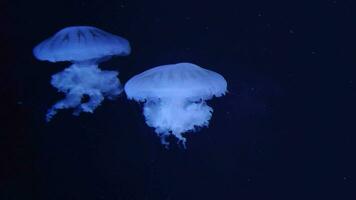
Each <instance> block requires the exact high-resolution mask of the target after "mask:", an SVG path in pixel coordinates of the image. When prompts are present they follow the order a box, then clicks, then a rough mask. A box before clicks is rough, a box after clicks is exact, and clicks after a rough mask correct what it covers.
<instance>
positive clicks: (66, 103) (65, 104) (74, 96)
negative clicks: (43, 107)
mask: <svg viewBox="0 0 356 200" xmlns="http://www.w3.org/2000/svg"><path fill="white" fill-rule="evenodd" d="M82 96H83V95H82V94H80V93H77V92H73V91H70V92H69V93H68V94H67V95H66V97H65V98H64V99H62V100H60V101H58V102H57V103H56V104H54V105H53V106H52V107H51V108H50V109H48V111H47V114H46V121H47V122H49V121H51V119H52V118H53V116H54V115H56V114H57V112H58V111H57V110H60V109H67V108H74V107H77V106H78V105H79V104H80V102H81V100H82Z"/></svg>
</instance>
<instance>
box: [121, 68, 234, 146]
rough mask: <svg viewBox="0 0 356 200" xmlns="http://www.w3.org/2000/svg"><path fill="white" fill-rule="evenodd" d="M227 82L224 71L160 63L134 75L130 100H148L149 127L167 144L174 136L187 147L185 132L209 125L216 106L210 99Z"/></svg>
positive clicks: (224, 88)
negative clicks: (220, 72)
mask: <svg viewBox="0 0 356 200" xmlns="http://www.w3.org/2000/svg"><path fill="white" fill-rule="evenodd" d="M226 91H227V83H226V80H225V79H224V77H223V76H221V75H220V74H218V73H216V72H213V71H210V70H207V69H204V68H202V67H199V66H197V65H195V64H192V63H178V64H172V65H163V66H158V67H155V68H152V69H149V70H147V71H145V72H142V73H141V74H138V75H136V76H134V77H132V78H131V79H130V80H129V81H128V82H127V83H126V85H125V92H126V95H127V97H128V98H129V99H133V100H136V101H139V102H144V108H143V114H144V116H145V119H146V123H147V125H148V126H150V127H153V128H155V132H156V133H157V135H158V136H159V137H160V138H161V142H162V144H163V145H165V146H168V145H169V143H168V141H167V137H168V136H169V135H173V136H175V137H176V138H177V139H178V142H181V143H182V144H183V146H184V147H185V143H186V138H185V137H184V136H183V135H182V134H183V133H185V132H189V131H195V130H196V128H197V127H205V126H208V125H209V120H210V118H211V116H212V112H213V109H212V108H211V107H210V106H208V105H207V104H206V102H205V101H206V100H209V99H211V98H213V97H214V96H215V97H220V96H222V95H224V94H225V93H226Z"/></svg>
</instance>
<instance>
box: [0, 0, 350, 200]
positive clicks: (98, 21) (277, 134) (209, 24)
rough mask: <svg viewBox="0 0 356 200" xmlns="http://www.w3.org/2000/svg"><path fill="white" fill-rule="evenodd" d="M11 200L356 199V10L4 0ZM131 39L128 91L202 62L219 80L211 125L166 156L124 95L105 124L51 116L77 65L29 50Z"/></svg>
mask: <svg viewBox="0 0 356 200" xmlns="http://www.w3.org/2000/svg"><path fill="white" fill-rule="evenodd" d="M0 17H1V19H0V22H1V27H0V34H1V35H0V36H1V38H0V50H1V51H0V53H1V54H0V58H1V60H0V62H1V66H0V81H1V82H0V96H1V104H0V106H1V109H0V124H1V126H0V199H1V200H31V199H36V200H82V199H85V200H91V199H93V200H94V199H95V200H100V199H105V200H111V199H113V200H114V199H115V200H136V199H137V200H151V199H152V200H182V199H185V200H200V199H202V200H218V199H223V200H225V199H284V200H289V199H338V200H344V199H345V200H346V199H350V200H352V199H353V200H354V199H356V189H355V188H356V186H355V185H356V184H355V179H356V176H355V168H356V165H355V159H356V157H355V153H356V150H355V145H356V141H355V133H356V131H355V122H356V120H355V119H356V117H355V111H356V109H355V103H356V101H355V99H356V98H355V81H356V79H355V63H356V59H355V58H356V57H355V55H356V42H355V41H356V40H355V37H356V3H355V2H354V1H353V0H345V1H342V0H323V1H319V0H308V1H307V0H299V1H297V0H295V1H293V0H286V1H262V0H261V1H258V0H250V1H248V0H245V1H239V0H236V1H223V0H222V1H193V0H192V1H144V0H126V1H120V0H102V1H101V0H95V1H89V0H78V1H76V0H72V1H69V0H62V1H41V0H38V1H36V0H34V1H29V0H27V1H26V0H22V1H21V0H12V1H10V0H5V1H4V0H3V1H1V2H0ZM76 25H90V26H95V27H98V28H100V29H103V30H105V31H108V32H110V33H113V34H117V35H120V36H122V37H125V38H127V39H128V40H129V41H130V43H131V47H132V53H131V55H129V56H127V57H114V58H112V59H111V60H109V61H107V62H105V63H102V64H101V65H100V67H101V68H102V69H105V70H118V71H120V74H119V78H120V80H121V82H122V83H125V82H126V81H127V80H128V79H130V78H131V77H132V76H134V75H135V74H138V73H140V72H142V71H144V70H147V69H149V68H152V67H155V66H158V65H163V64H172V63H177V62H192V63H195V64H198V65H200V66H202V67H205V68H208V69H211V70H213V71H216V72H218V73H220V74H222V75H223V76H224V77H225V79H226V80H227V82H228V90H229V93H227V94H226V95H225V96H223V97H221V98H214V99H212V100H210V101H208V104H209V105H210V106H212V107H213V109H214V113H213V117H212V119H211V121H210V125H209V127H208V128H202V129H200V130H199V131H198V132H196V133H193V134H186V137H187V138H188V142H187V149H183V148H181V147H180V146H179V145H176V143H175V142H174V140H173V138H172V145H171V146H170V148H169V149H165V148H164V147H163V146H162V145H161V144H160V140H159V138H158V137H157V136H156V135H155V133H154V130H153V129H152V128H150V127H148V126H147V125H146V124H145V121H144V117H143V115H142V105H140V104H138V103H137V102H134V101H129V100H127V99H126V96H125V94H122V95H121V96H120V97H119V98H118V99H117V100H115V101H108V100H105V101H104V102H103V104H102V105H101V106H100V107H98V108H97V109H96V111H95V113H94V114H86V113H83V114H81V115H80V116H79V117H75V116H73V115H72V114H71V112H72V110H65V111H60V112H59V113H58V115H56V116H55V118H54V119H53V120H52V121H51V122H50V123H46V122H45V113H46V111H47V109H48V108H49V107H50V106H51V105H52V104H54V103H55V102H56V101H58V100H60V99H61V98H63V94H61V93H57V91H56V89H55V88H53V87H52V86H51V85H50V78H51V75H53V74H55V73H58V72H60V71H62V70H63V69H64V68H66V67H68V66H69V64H70V63H49V62H42V61H39V60H36V59H35V58H34V56H33V55H32V49H33V47H34V46H35V45H37V44H38V43H39V42H41V41H43V40H44V39H45V38H47V37H49V36H51V35H53V34H54V33H55V32H57V31H58V30H60V29H62V28H64V27H67V26H76Z"/></svg>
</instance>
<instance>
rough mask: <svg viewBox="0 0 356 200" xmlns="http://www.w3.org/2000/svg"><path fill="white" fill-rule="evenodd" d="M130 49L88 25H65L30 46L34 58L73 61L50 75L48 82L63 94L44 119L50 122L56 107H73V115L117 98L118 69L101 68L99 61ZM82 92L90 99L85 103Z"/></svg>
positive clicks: (127, 52)
mask: <svg viewBox="0 0 356 200" xmlns="http://www.w3.org/2000/svg"><path fill="white" fill-rule="evenodd" d="M130 51H131V48H130V44H129V42H128V41H127V40H126V39H124V38H122V37H119V36H116V35H113V34H110V33H107V32H105V31H103V30H100V29H98V28H95V27H91V26H72V27H67V28H64V29H62V30H60V31H59V32H57V33H56V34H55V35H54V36H52V37H50V38H48V39H46V40H45V41H43V42H42V43H40V44H39V45H37V46H36V47H35V48H34V49H33V54H34V56H35V57H36V58H37V59H39V60H43V61H50V62H60V61H69V62H71V63H72V64H71V66H70V67H68V68H66V69H65V70H64V71H62V72H59V73H57V74H55V75H53V76H52V80H51V84H52V85H53V86H54V87H55V88H57V89H58V91H60V92H63V93H65V94H66V97H65V99H63V100H61V101H59V102H57V103H56V104H54V105H53V106H52V107H51V108H50V109H49V110H48V112H47V115H46V120H47V121H50V120H51V118H52V117H53V116H54V115H55V114H56V113H57V110H59V109H66V108H75V111H74V112H73V114H74V115H79V114H80V112H82V111H83V112H89V113H92V112H93V111H94V109H95V108H96V107H97V106H99V105H100V103H101V102H102V101H103V100H104V98H105V97H106V98H108V99H113V98H114V97H117V96H118V95H119V94H120V93H121V92H122V90H123V89H122V86H121V84H120V80H119V79H118V78H117V76H118V72H116V71H103V70H101V69H99V68H98V64H99V63H100V62H102V61H105V60H108V59H109V58H110V57H111V56H115V55H117V56H126V55H129V54H130ZM85 95H86V96H88V97H89V98H88V100H87V101H85V102H84V101H83V99H84V98H83V97H84V96H85Z"/></svg>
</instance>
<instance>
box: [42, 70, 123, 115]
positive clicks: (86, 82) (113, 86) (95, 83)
mask: <svg viewBox="0 0 356 200" xmlns="http://www.w3.org/2000/svg"><path fill="white" fill-rule="evenodd" d="M117 74H118V73H117V72H112V71H102V70H100V69H99V68H97V66H96V65H91V66H82V65H81V66H78V65H76V64H73V65H71V66H70V67H69V68H67V69H65V70H64V71H63V72H59V73H57V74H55V75H53V76H52V81H51V83H52V85H53V86H54V87H56V88H57V89H58V90H59V91H61V92H64V93H66V98H65V99H64V100H61V101H59V102H58V103H56V104H55V105H54V106H53V107H52V108H51V109H50V110H49V111H48V113H47V116H46V119H47V121H50V120H51V118H52V117H53V116H54V115H55V114H56V113H57V110H59V109H66V108H76V110H75V111H74V112H73V114H74V115H79V114H80V113H81V112H89V113H92V112H93V111H94V110H95V108H96V107H98V106H99V105H100V104H101V102H102V101H103V100H104V98H105V97H106V96H109V97H110V98H109V99H114V98H115V97H116V96H118V95H119V94H120V93H121V91H122V88H121V87H120V81H119V79H118V78H117ZM83 95H88V97H89V99H88V101H87V102H82V98H83Z"/></svg>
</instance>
